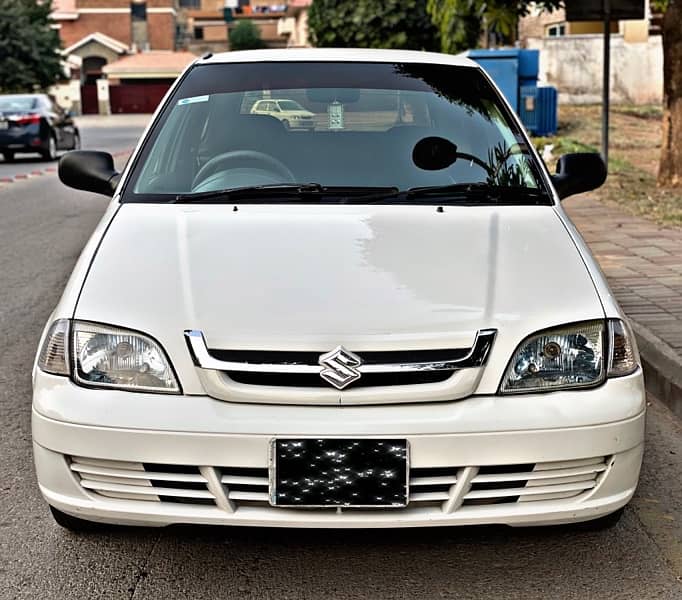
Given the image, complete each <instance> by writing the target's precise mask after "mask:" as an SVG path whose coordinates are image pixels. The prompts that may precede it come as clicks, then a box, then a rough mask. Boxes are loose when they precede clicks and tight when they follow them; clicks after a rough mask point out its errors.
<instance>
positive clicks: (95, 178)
mask: <svg viewBox="0 0 682 600" xmlns="http://www.w3.org/2000/svg"><path fill="white" fill-rule="evenodd" d="M58 173H59V179H60V180H61V182H62V183H63V184H65V185H68V186H69V187H72V188H76V189H77V190H85V191H86V192H95V193H96V194H104V195H105V196H113V195H114V191H115V190H116V186H117V185H118V181H119V179H120V178H121V175H120V173H118V172H117V171H116V169H115V168H114V157H113V156H111V154H109V153H108V152H96V151H94V150H74V151H72V152H68V153H66V154H65V155H64V156H62V157H61V159H60V160H59V168H58Z"/></svg>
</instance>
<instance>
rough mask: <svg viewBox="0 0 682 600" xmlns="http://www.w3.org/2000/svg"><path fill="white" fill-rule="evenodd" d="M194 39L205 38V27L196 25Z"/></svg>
mask: <svg viewBox="0 0 682 600" xmlns="http://www.w3.org/2000/svg"><path fill="white" fill-rule="evenodd" d="M194 39H195V40H203V39H204V28H203V27H195V28H194Z"/></svg>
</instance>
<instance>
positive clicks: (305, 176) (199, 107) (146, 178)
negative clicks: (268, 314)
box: [135, 90, 534, 194]
mask: <svg viewBox="0 0 682 600" xmlns="http://www.w3.org/2000/svg"><path fill="white" fill-rule="evenodd" d="M350 91H351V92H354V95H348V94H347V97H346V98H344V100H346V102H345V103H344V104H343V108H344V111H345V112H344V117H343V119H344V121H345V122H344V123H343V124H342V126H341V127H339V126H338V124H337V125H336V126H335V128H332V127H331V121H329V118H328V114H329V107H330V105H331V104H334V103H336V104H337V105H339V104H341V103H338V102H337V101H336V100H334V98H333V97H332V96H329V97H324V94H321V93H320V91H319V90H307V91H302V90H296V91H290V95H294V94H296V95H297V96H298V97H297V98H296V101H297V102H300V103H303V102H301V98H302V99H303V100H304V101H306V104H307V106H305V107H306V109H308V110H311V111H312V112H313V113H315V115H316V122H317V125H316V127H315V129H314V130H300V131H297V130H291V129H288V128H286V127H285V126H284V125H283V124H282V123H281V121H279V120H278V119H277V118H275V117H273V116H270V115H267V114H251V113H250V107H251V106H252V105H253V103H254V102H255V101H256V100H257V99H253V98H250V96H249V93H248V92H247V93H224V94H215V95H211V96H206V97H202V98H206V100H205V101H201V102H192V103H190V104H186V105H182V106H179V105H176V106H174V107H173V108H172V111H173V112H172V113H171V114H170V115H169V117H168V119H167V121H166V124H165V126H164V127H163V130H162V131H161V133H160V134H159V136H158V141H157V142H156V143H155V144H154V149H153V150H152V151H151V152H150V154H149V156H148V157H147V160H146V163H145V166H144V168H143V170H142V172H141V174H140V177H139V178H138V181H137V184H136V187H135V192H136V193H147V194H165V193H189V192H204V191H213V190H221V189H228V188H236V187H244V186H253V185H269V184H280V183H313V182H314V183H320V184H322V185H328V186H349V185H351V186H352V185H355V186H377V187H383V186H391V187H392V186H396V187H398V188H400V189H407V188H410V187H417V186H430V185H448V184H452V183H458V182H478V181H485V180H486V175H487V173H486V171H485V169H484V168H481V166H480V165H477V164H476V163H475V162H474V161H461V160H460V161H457V162H456V163H455V164H453V165H452V166H451V167H450V168H448V169H443V170H438V171H429V170H424V169H420V168H418V167H417V166H416V165H415V163H414V161H413V156H412V151H413V149H414V147H415V145H416V144H417V143H418V142H419V141H420V140H423V139H424V138H427V137H429V136H435V135H439V136H442V137H444V138H446V139H448V140H450V141H452V142H453V143H454V144H456V145H457V146H458V147H459V148H460V149H461V150H462V151H463V152H467V153H469V154H471V155H473V156H477V157H479V158H480V159H481V160H482V161H484V162H485V161H488V160H489V158H490V157H489V150H490V148H492V147H494V146H496V145H499V144H501V143H502V144H506V145H507V146H510V147H511V146H513V145H514V144H515V143H516V139H515V138H514V137H513V134H511V131H509V130H508V128H506V127H504V126H503V127H500V126H499V121H500V120H501V116H497V115H496V114H495V113H493V116H491V115H490V114H489V115H482V114H481V113H479V112H477V111H475V110H472V108H471V107H469V106H458V105H456V104H453V103H451V102H449V101H447V100H443V99H441V98H439V97H437V96H436V95H435V94H426V93H422V92H412V93H410V94H408V95H407V98H408V100H409V102H408V101H405V99H404V97H403V98H400V99H398V100H396V98H397V94H398V92H397V91H395V90H390V91H387V90H384V91H383V92H384V95H386V93H385V92H392V94H393V99H392V105H390V106H389V110H386V106H379V104H380V102H379V101H378V100H377V98H376V96H377V94H376V90H369V92H374V93H365V94H363V93H362V91H361V90H350ZM311 92H312V93H311ZM346 92H348V90H346ZM282 95H283V94H282V93H281V92H278V96H282ZM353 96H354V97H353ZM403 96H405V95H403ZM354 99H355V102H353V100H354ZM349 100H350V101H349ZM358 100H359V101H358ZM363 100H364V105H363ZM384 104H385V101H384ZM363 108H364V110H363ZM379 109H383V110H379ZM505 129H507V131H506V132H505ZM505 135H506V137H505ZM508 138H511V139H508ZM178 141H180V142H181V143H177V142H178ZM518 159H521V157H520V156H519V157H518V158H516V159H515V160H518ZM524 160H525V159H524ZM528 185H530V186H531V187H533V186H534V182H533V181H530V182H528Z"/></svg>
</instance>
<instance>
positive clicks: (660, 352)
mask: <svg viewBox="0 0 682 600" xmlns="http://www.w3.org/2000/svg"><path fill="white" fill-rule="evenodd" d="M630 325H631V326H632V329H633V331H634V332H635V337H636V338H637V345H638V346H639V353H640V356H641V358H642V368H643V369H644V381H645V384H646V391H647V392H648V393H649V394H651V395H652V396H654V397H655V398H656V399H658V400H660V401H661V402H662V403H663V404H665V405H666V406H667V407H668V408H669V409H670V410H671V411H672V413H673V414H674V415H675V416H676V417H678V418H680V419H682V358H680V356H679V355H678V354H677V353H676V352H675V351H674V350H673V349H672V348H671V347H670V346H669V345H668V344H666V343H665V342H664V341H663V340H661V339H660V338H659V337H658V336H656V335H654V334H653V333H652V332H651V331H649V330H648V329H647V328H646V327H644V326H643V325H640V324H639V323H637V322H636V321H633V320H630Z"/></svg>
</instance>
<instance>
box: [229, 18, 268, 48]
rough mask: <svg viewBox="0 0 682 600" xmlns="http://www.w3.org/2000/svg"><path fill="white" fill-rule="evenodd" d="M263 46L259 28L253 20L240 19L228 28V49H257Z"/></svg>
mask: <svg viewBox="0 0 682 600" xmlns="http://www.w3.org/2000/svg"><path fill="white" fill-rule="evenodd" d="M260 48H265V44H264V43H263V40H262V39H261V37H260V29H258V27H257V26H256V25H254V23H253V21H250V20H246V19H245V20H241V21H239V22H238V23H237V25H235V27H234V28H233V29H230V49H231V50H258V49H260Z"/></svg>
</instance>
